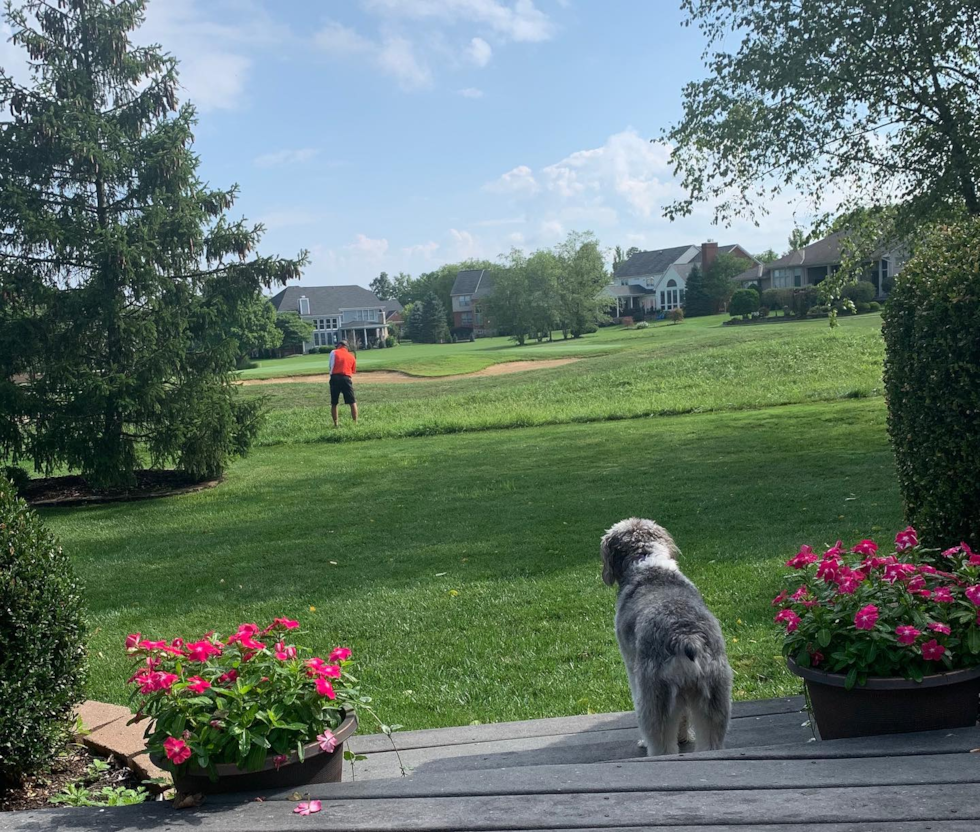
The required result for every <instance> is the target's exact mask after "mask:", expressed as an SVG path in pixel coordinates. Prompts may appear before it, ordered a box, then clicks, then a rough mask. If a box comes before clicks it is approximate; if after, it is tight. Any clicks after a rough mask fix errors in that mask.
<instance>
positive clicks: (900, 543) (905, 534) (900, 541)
mask: <svg viewBox="0 0 980 832" xmlns="http://www.w3.org/2000/svg"><path fill="white" fill-rule="evenodd" d="M918 545H919V537H918V535H917V534H916V532H915V529H913V528H912V527H911V526H909V527H908V528H906V529H905V530H904V531H901V532H899V533H898V534H897V535H895V548H896V549H898V551H899V552H901V551H903V550H905V549H911V548H912V547H913V546H918Z"/></svg>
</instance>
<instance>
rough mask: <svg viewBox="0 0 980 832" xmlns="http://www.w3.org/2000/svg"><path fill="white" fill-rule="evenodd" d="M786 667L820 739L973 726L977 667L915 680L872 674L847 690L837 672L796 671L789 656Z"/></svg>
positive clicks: (979, 694)
mask: <svg viewBox="0 0 980 832" xmlns="http://www.w3.org/2000/svg"><path fill="white" fill-rule="evenodd" d="M786 664H787V666H788V667H789V669H790V672H791V673H795V674H796V675H797V676H800V677H801V678H802V679H803V680H804V681H805V683H806V688H807V693H809V695H810V705H811V706H812V708H813V718H814V719H815V720H816V723H817V728H818V730H819V731H820V737H821V738H822V739H825V740H838V739H844V738H845V737H871V736H875V735H876V734H906V733H912V732H914V731H939V730H945V729H949V728H967V727H970V726H972V725H976V722H977V710H978V703H980V667H973V668H967V669H965V670H954V671H952V672H951V673H937V674H935V675H933V676H926V677H925V678H924V679H923V680H922V681H921V682H913V681H911V680H910V679H902V678H898V677H880V676H879V677H875V676H872V677H869V678H868V681H867V684H864V685H855V686H854V687H853V688H852V689H851V690H847V689H846V688H845V687H844V678H845V677H844V675H843V674H841V673H827V672H826V671H823V670H816V669H814V668H812V667H800V666H799V665H798V664H797V663H796V662H794V661H793V660H792V659H791V658H787V659H786Z"/></svg>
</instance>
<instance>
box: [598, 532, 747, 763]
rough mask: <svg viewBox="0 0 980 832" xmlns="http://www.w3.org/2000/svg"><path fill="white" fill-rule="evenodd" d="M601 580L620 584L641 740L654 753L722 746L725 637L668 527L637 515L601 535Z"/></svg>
mask: <svg viewBox="0 0 980 832" xmlns="http://www.w3.org/2000/svg"><path fill="white" fill-rule="evenodd" d="M600 548H601V551H602V580H603V581H605V582H606V584H608V585H609V586H612V585H613V584H619V597H618V599H617V601H616V636H617V638H618V639H619V649H620V652H622V654H623V662H624V663H625V665H626V674H627V676H628V677H629V685H630V692H631V693H632V694H633V706H634V708H635V709H636V721H637V724H638V725H639V729H640V740H641V741H640V744H641V745H644V744H645V745H646V749H647V754H648V755H649V756H651V757H653V756H656V755H659V754H676V753H677V751H678V744H679V743H682V742H689V741H690V740H691V739H692V738H691V736H690V732H689V722H690V725H691V726H692V727H693V728H694V739H695V741H696V743H697V749H698V750H699V751H704V750H714V749H718V748H722V747H723V746H724V743H725V734H726V733H727V732H728V719H729V715H730V712H731V694H732V670H731V668H730V667H729V665H728V656H727V654H726V652H725V639H724V636H722V633H721V626H720V625H719V624H718V619H716V618H715V617H714V616H713V615H712V614H711V611H710V610H709V609H708V607H707V606H706V605H705V603H704V599H703V598H702V597H701V593H700V592H698V589H697V587H696V586H694V584H693V583H691V581H689V580H688V579H687V578H685V577H684V575H682V574H681V572H680V569H679V568H678V566H677V556H678V555H680V550H679V549H678V548H677V544H676V543H674V540H673V538H672V537H671V536H670V535H669V534H668V533H667V530H666V529H664V528H663V527H662V526H658V525H657V524H656V523H654V522H653V521H652V520H641V519H639V518H638V517H631V518H629V519H628V520H623V521H621V522H619V523H617V524H616V525H615V526H613V527H612V528H611V529H610V530H609V531H608V532H606V534H605V536H604V537H603V538H602V544H601V547H600Z"/></svg>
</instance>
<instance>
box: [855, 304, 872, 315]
mask: <svg viewBox="0 0 980 832" xmlns="http://www.w3.org/2000/svg"><path fill="white" fill-rule="evenodd" d="M854 309H855V310H856V311H857V313H858V315H864V314H866V313H868V312H870V311H871V304H870V303H865V302H864V301H863V300H858V301H855V302H854Z"/></svg>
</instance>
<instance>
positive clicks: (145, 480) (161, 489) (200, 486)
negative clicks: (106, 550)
mask: <svg viewBox="0 0 980 832" xmlns="http://www.w3.org/2000/svg"><path fill="white" fill-rule="evenodd" d="M219 482H220V480H205V481H204V482H201V481H200V480H195V479H193V478H192V477H189V476H187V474H183V473H181V472H179V471H162V470H157V469H147V470H145V471H137V472H136V485H134V486H133V487H132V488H124V489H112V490H102V491H96V490H95V489H93V488H92V487H91V486H90V485H89V484H88V482H87V481H86V480H85V478H84V477H80V476H68V477H42V478H38V479H32V480H31V481H30V482H29V483H28V484H27V485H26V486H25V487H24V488H23V489H21V492H20V493H21V496H22V497H23V498H24V499H25V500H27V502H28V503H30V505H32V506H39V507H40V506H77V505H84V504H87V503H114V502H125V501H129V500H149V499H153V498H154V497H171V496H173V495H176V494H188V493H190V492H193V491H203V490H204V489H206V488H214V487H215V486H216V485H217V484H218V483H219Z"/></svg>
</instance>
